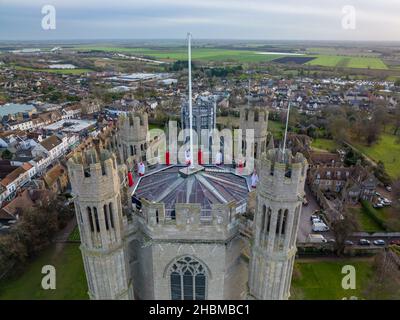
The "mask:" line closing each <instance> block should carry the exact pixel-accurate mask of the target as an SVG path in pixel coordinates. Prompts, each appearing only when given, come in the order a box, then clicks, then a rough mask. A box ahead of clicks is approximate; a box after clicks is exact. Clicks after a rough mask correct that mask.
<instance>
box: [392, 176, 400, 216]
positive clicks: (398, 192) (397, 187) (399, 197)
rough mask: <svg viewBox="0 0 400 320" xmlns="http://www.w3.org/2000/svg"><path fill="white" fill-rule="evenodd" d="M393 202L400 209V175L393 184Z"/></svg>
mask: <svg viewBox="0 0 400 320" xmlns="http://www.w3.org/2000/svg"><path fill="white" fill-rule="evenodd" d="M392 193H393V204H394V205H395V206H396V207H397V208H399V209H400V177H399V178H397V179H396V180H395V181H394V182H393V184H392Z"/></svg>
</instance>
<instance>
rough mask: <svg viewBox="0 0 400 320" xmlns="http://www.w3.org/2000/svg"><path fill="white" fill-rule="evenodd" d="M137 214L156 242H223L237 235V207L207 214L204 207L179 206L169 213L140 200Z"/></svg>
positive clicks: (216, 208)
mask: <svg viewBox="0 0 400 320" xmlns="http://www.w3.org/2000/svg"><path fill="white" fill-rule="evenodd" d="M140 201H141V203H142V208H141V211H140V212H139V211H138V212H137V214H138V216H139V218H140V221H141V223H142V226H143V228H144V229H145V231H146V232H147V233H149V234H150V235H151V237H152V238H153V239H172V238H174V239H179V240H185V239H187V240H193V239H194V240H202V239H203V240H206V239H207V240H212V239H214V240H216V239H217V240H218V239H219V240H223V239H227V238H229V237H231V236H232V235H233V234H234V233H235V232H237V225H238V216H237V214H236V203H235V202H234V201H232V202H230V203H227V204H213V205H212V207H211V209H210V210H207V211H205V210H203V209H202V208H201V205H200V204H192V203H177V204H176V205H175V208H174V210H172V211H171V210H169V211H168V210H166V209H165V206H164V203H155V202H150V201H148V200H146V199H140Z"/></svg>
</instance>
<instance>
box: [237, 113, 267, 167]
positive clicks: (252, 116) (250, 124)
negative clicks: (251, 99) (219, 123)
mask: <svg viewBox="0 0 400 320" xmlns="http://www.w3.org/2000/svg"><path fill="white" fill-rule="evenodd" d="M240 129H242V130H243V131H242V152H244V150H246V130H247V129H249V130H250V129H253V130H254V146H253V147H252V150H253V154H254V159H255V160H257V161H258V160H260V159H261V155H262V154H263V153H264V152H265V150H266V148H267V137H268V111H267V110H266V108H261V107H244V108H242V109H241V110H240ZM256 163H257V162H256Z"/></svg>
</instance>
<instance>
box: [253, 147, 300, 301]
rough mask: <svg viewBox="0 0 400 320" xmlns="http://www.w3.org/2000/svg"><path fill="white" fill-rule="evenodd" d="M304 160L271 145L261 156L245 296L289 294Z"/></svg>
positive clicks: (274, 297) (280, 296)
mask: <svg viewBox="0 0 400 320" xmlns="http://www.w3.org/2000/svg"><path fill="white" fill-rule="evenodd" d="M307 166H308V165H307V161H306V159H305V158H304V156H303V155H302V154H300V153H297V154H296V156H292V153H291V151H290V150H286V152H285V154H284V155H283V153H282V151H281V150H278V149H272V150H269V151H268V152H267V153H266V154H264V155H263V158H262V159H261V170H260V181H259V183H258V185H257V204H256V213H255V217H254V222H255V223H254V243H253V247H252V255H251V259H250V265H249V298H250V299H261V300H282V299H288V298H289V296H290V283H291V278H292V271H293V263H294V259H295V254H296V250H297V249H296V238H297V231H298V226H299V220H300V214H301V206H302V199H303V196H304V182H305V179H306V175H307Z"/></svg>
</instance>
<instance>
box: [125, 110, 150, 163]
mask: <svg viewBox="0 0 400 320" xmlns="http://www.w3.org/2000/svg"><path fill="white" fill-rule="evenodd" d="M118 122H119V145H118V147H119V149H120V155H121V159H122V160H123V162H124V163H126V162H127V161H128V162H132V161H133V160H135V161H136V162H139V161H146V149H147V144H146V137H147V132H148V130H149V125H148V116H147V113H141V114H135V113H133V112H129V113H128V114H127V115H121V116H120V117H119V119H118ZM129 169H131V168H129Z"/></svg>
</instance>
